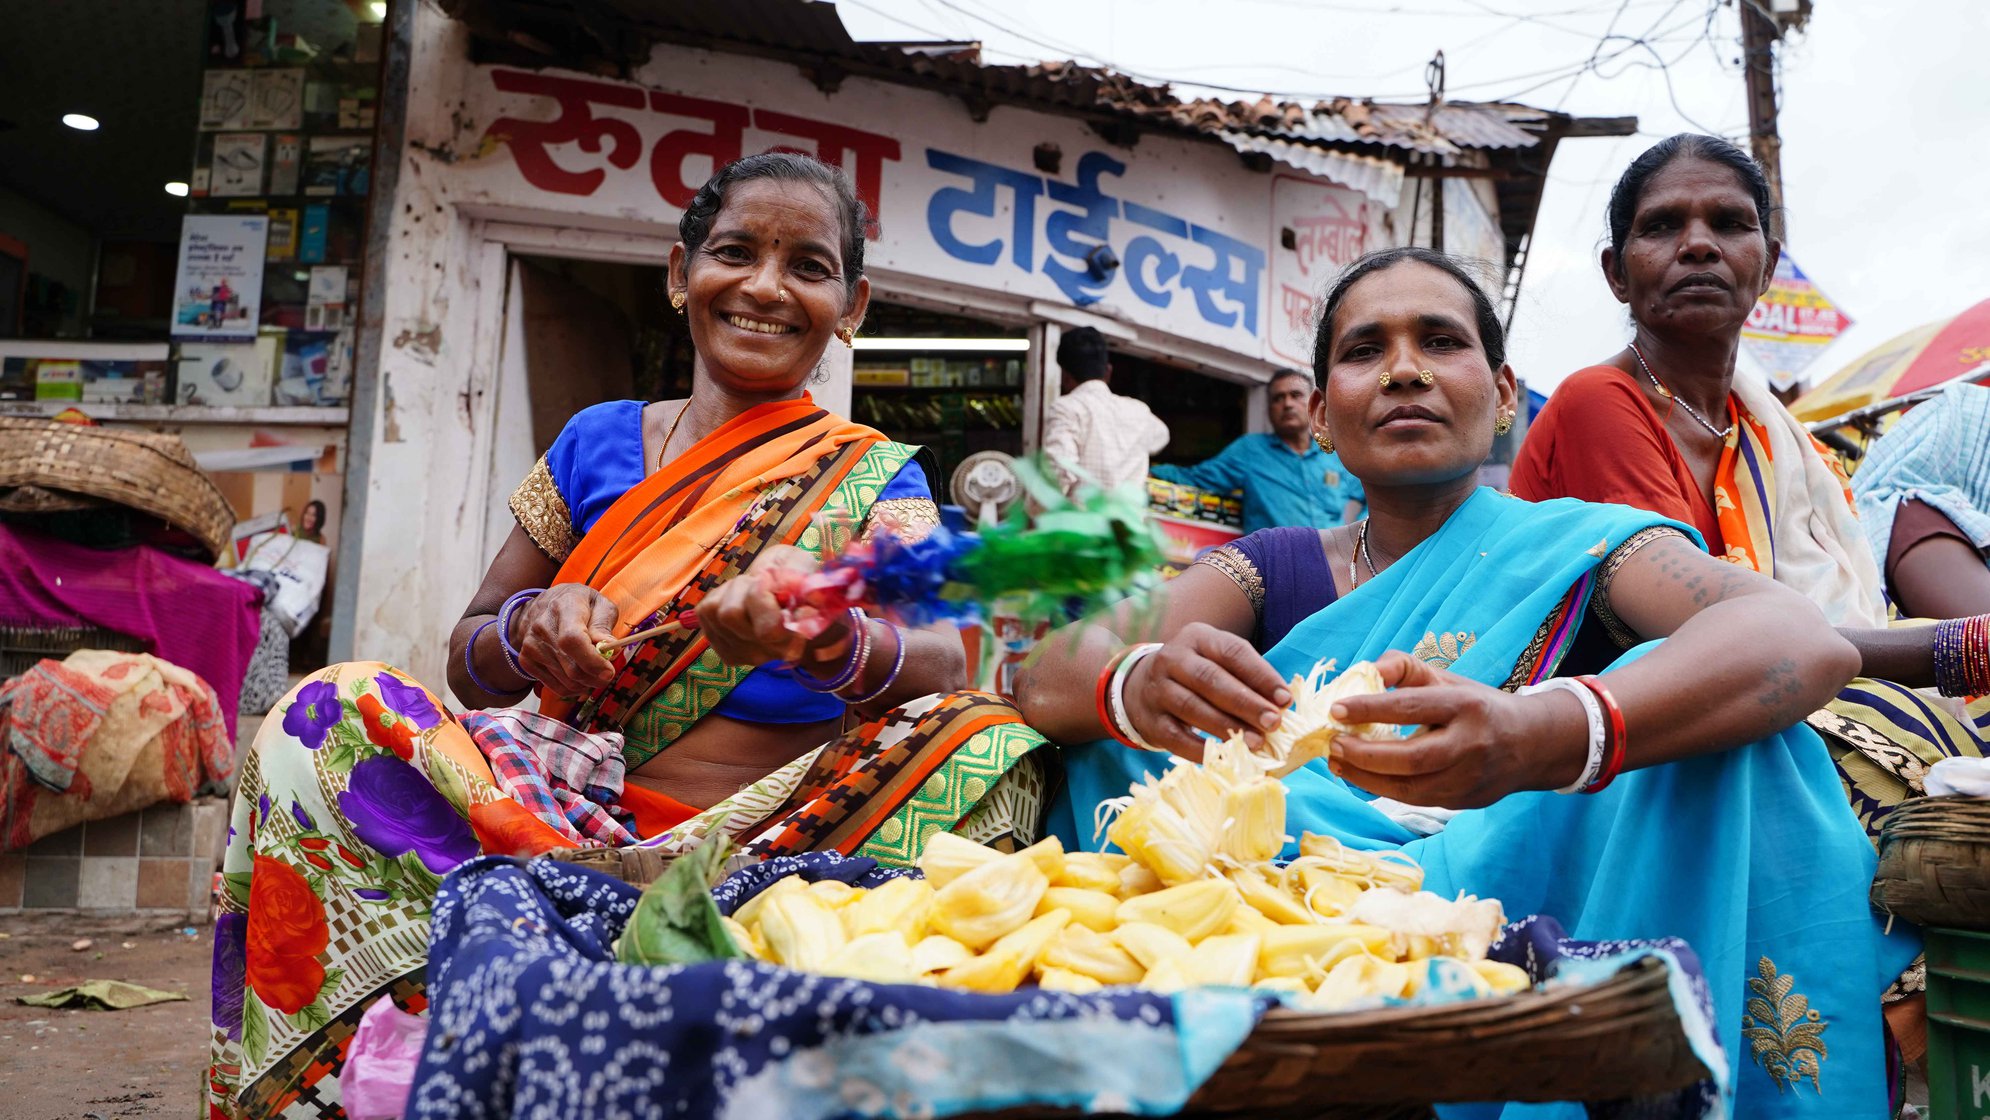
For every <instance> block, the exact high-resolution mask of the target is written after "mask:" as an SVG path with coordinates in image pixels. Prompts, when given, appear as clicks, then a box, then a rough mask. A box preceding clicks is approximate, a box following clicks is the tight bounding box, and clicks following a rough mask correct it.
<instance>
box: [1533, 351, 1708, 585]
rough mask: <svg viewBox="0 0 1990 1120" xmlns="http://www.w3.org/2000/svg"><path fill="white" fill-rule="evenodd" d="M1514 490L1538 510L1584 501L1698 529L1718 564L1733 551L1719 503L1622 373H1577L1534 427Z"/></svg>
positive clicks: (1593, 369) (1596, 369)
mask: <svg viewBox="0 0 1990 1120" xmlns="http://www.w3.org/2000/svg"><path fill="white" fill-rule="evenodd" d="M1509 485H1510V486H1511V487H1512V489H1513V492H1514V493H1515V494H1516V495H1518V496H1520V497H1522V498H1525V499H1527V500H1528V501H1530V502H1540V501H1546V500H1548V499H1549V498H1581V499H1582V500H1583V501H1586V502H1615V503H1617V504H1619V505H1626V506H1635V507H1637V508H1638V509H1646V510H1650V511H1652V512H1653V513H1658V514H1663V515H1665V516H1666V517H1670V518H1672V519H1673V520H1675V521H1683V522H1685V523H1686V524H1688V525H1691V526H1693V527H1694V528H1695V529H1698V530H1699V531H1700V533H1701V535H1703V536H1704V537H1706V538H1707V549H1708V551H1710V552H1712V553H1713V554H1714V555H1715V556H1719V555H1721V553H1722V552H1723V551H1724V550H1725V544H1724V542H1723V541H1722V538H1721V528H1720V522H1719V520H1718V519H1717V518H1716V516H1715V514H1714V507H1713V503H1712V502H1710V501H1708V499H1707V495H1706V494H1704V493H1702V492H1701V490H1700V483H1699V480H1697V479H1695V478H1694V477H1693V471H1692V469H1691V468H1689V467H1688V466H1687V465H1686V460H1685V458H1684V457H1682V456H1681V455H1680V454H1679V449H1678V448H1677V447H1675V446H1674V445H1673V443H1672V437H1671V436H1670V435H1667V434H1666V431H1665V424H1664V422H1663V421H1661V420H1660V419H1659V417H1658V413H1657V412H1655V411H1653V409H1652V407H1651V402H1650V401H1648V400H1646V399H1645V395H1644V390H1643V389H1640V388H1639V387H1638V384H1637V382H1635V381H1633V380H1631V375H1630V374H1628V373H1625V372H1624V371H1623V370H1620V369H1618V368H1616V367H1615V366H1590V367H1589V368H1587V369H1582V370H1577V371H1576V372H1575V373H1573V374H1571V375H1570V376H1569V378H1568V380H1566V381H1564V382H1562V383H1561V384H1560V385H1559V386H1557V387H1556V388H1555V392H1554V395H1552V396H1550V397H1549V398H1548V403H1547V405H1546V406H1545V407H1544V408H1542V409H1541V414H1540V415H1539V416H1537V417H1535V418H1534V421H1533V422H1532V423H1531V424H1529V425H1528V426H1527V442H1526V443H1525V444H1524V445H1522V446H1521V448H1520V454H1519V455H1518V456H1516V457H1515V458H1514V460H1513V475H1512V481H1511V482H1510V483H1509Z"/></svg>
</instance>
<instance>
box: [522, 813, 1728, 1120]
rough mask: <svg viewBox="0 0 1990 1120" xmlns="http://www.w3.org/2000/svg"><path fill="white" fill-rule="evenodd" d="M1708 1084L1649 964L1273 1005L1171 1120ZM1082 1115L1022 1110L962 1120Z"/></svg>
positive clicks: (574, 854) (610, 868)
mask: <svg viewBox="0 0 1990 1120" xmlns="http://www.w3.org/2000/svg"><path fill="white" fill-rule="evenodd" d="M552 855H553V858H555V859H560V860H564V861H566V862H569V863H575V864H579V865H580V866H583V867H587V868H590V869H592V870H595V871H600V872H603V873H605V874H609V875H614V876H616V877H617V878H620V879H622V880H623V881H625V882H628V883H630V884H632V885H634V886H647V885H648V884H650V883H652V882H654V881H655V880H656V879H657V878H658V877H659V876H661V875H662V874H663V872H664V870H665V869H667V868H668V867H669V866H670V861H671V859H672V857H671V856H669V855H666V854H664V853H662V852H657V851H653V850H649V851H646V850H644V849H641V848H620V849H602V848H589V849H566V850H563V851H557V852H554V853H552ZM1707 1076H1708V1073H1707V1070H1706V1068H1705V1067H1704V1066H1702V1065H1701V1064H1700V1060H1699V1058H1698V1057H1696V1056H1695V1055H1694V1053H1693V1048H1692V1044H1691V1043H1689V1042H1688V1041H1687V1039H1686V1032H1685V1028H1684V1027H1683V1026H1682V1024H1681V1023H1680V1022H1679V1015H1678V1012H1677V1010H1676V1009H1675V1008H1674V1007H1673V1005H1672V994H1671V990H1670V986H1669V982H1668V978H1667V975H1666V969H1665V966H1664V965H1663V964H1661V963H1660V962H1659V961H1657V960H1656V959H1646V960H1643V961H1639V962H1637V963H1636V964H1633V965H1631V966H1630V967H1628V968H1626V969H1624V970H1623V971H1621V972H1619V973H1617V974H1616V975H1615V976H1612V977H1610V978H1609V979H1606V980H1603V981H1600V982H1598V983H1595V984H1587V985H1582V986H1579V987H1569V988H1559V989H1555V990H1552V991H1532V992H1522V993H1520V994H1518V995H1513V996H1506V997H1502V998H1498V999H1483V1000H1472V1001H1470V1002H1466V1003H1453V1004H1442V1005H1438V1006H1434V1007H1392V1008H1384V1009H1381V1010H1376V1011H1350V1012H1335V1013H1319V1012H1304V1011H1294V1010H1289V1009H1285V1008H1277V1009H1274V1010H1273V1011H1271V1012H1270V1013H1269V1014H1267V1015H1266V1016H1265V1017H1264V1018H1263V1019H1262V1020H1260V1021H1259V1022H1258V1025H1257V1029H1256V1030H1254V1031H1252V1032H1251V1036H1250V1037H1249V1038H1248V1039H1246V1040H1245V1041H1244V1044H1243V1045H1242V1046H1240V1047H1239V1048H1238V1049H1237V1051H1236V1053H1234V1054H1232V1055H1230V1058H1229V1060H1228V1061H1226V1062H1225V1063H1224V1064H1223V1066H1222V1068H1220V1069H1218V1070H1217V1071H1216V1073H1215V1075H1214V1076H1212V1077H1211V1078H1210V1079H1209V1081H1208V1082H1207V1083H1205V1084H1204V1085H1203V1087H1202V1088H1201V1090H1199V1091H1198V1092H1197V1093H1196V1095H1195V1097H1194V1098H1193V1099H1191V1100H1190V1101H1189V1103H1188V1106H1187V1107H1186V1108H1185V1109H1184V1110H1183V1111H1181V1112H1180V1113H1178V1114H1177V1115H1178V1116H1181V1117H1184V1118H1201V1120H1218V1118H1229V1117H1241V1116H1250V1117H1253V1118H1264V1120H1302V1118H1303V1120H1411V1118H1418V1117H1424V1116H1428V1115H1430V1106H1431V1105H1433V1104H1441V1103H1448V1102H1454V1101H1607V1100H1617V1099H1620V1098H1623V1097H1633V1096H1644V1095H1648V1094H1655V1093H1664V1092H1670V1091H1673V1090H1677V1089H1683V1088H1685V1087H1687V1086H1689V1085H1692V1084H1693V1083H1694V1082H1696V1081H1700V1080H1703V1079H1705V1078H1706V1077H1707ZM1076 1115H1078V1112H1077V1111H1076V1110H1073V1109H1047V1108H1019V1109H1007V1110H1004V1111H1001V1112H996V1113H981V1114H976V1115H974V1116H972V1117H967V1118H964V1120H1040V1118H1041V1120H1048V1118H1050V1117H1063V1116H1076ZM1093 1115H1098V1114H1093Z"/></svg>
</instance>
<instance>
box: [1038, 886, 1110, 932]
mask: <svg viewBox="0 0 1990 1120" xmlns="http://www.w3.org/2000/svg"><path fill="white" fill-rule="evenodd" d="M1052 910H1069V911H1071V920H1072V921H1074V922H1076V923H1078V924H1079V925H1081V926H1086V927H1089V928H1091V929H1096V930H1110V929H1112V927H1114V926H1115V925H1118V924H1119V921H1118V919H1117V918H1116V917H1114V914H1115V913H1116V912H1117V911H1118V910H1119V899H1117V898H1115V897H1113V896H1112V895H1109V894H1107V893H1106V892H1104V891H1088V890H1082V889H1080V888H1078V887H1052V888H1050V889H1049V890H1047V891H1045V892H1043V901H1041V902H1039V903H1037V904H1036V912H1037V913H1039V914H1046V913H1049V912H1050V911H1052Z"/></svg>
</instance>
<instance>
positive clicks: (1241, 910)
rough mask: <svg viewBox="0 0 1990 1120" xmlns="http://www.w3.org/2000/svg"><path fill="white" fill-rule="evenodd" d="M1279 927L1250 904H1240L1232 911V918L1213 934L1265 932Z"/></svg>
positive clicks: (1216, 935) (1217, 935)
mask: <svg viewBox="0 0 1990 1120" xmlns="http://www.w3.org/2000/svg"><path fill="white" fill-rule="evenodd" d="M1277 928H1278V923H1277V922H1274V921H1272V920H1271V919H1270V918H1267V917H1265V916H1264V915H1263V914H1260V913H1258V912H1257V911H1256V910H1253V909H1251V908H1250V907H1248V906H1239V907H1237V908H1236V909H1235V910H1232V911H1231V912H1230V920H1229V921H1227V922H1225V923H1223V928H1222V929H1220V930H1217V931H1216V933H1214V934H1212V935H1211V936H1213V937H1220V936H1222V935H1223V934H1226V933H1263V932H1264V931H1266V930H1268V929H1277Z"/></svg>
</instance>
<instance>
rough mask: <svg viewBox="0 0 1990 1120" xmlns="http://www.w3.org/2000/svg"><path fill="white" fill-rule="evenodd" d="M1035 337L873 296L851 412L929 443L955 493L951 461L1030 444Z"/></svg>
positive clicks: (934, 481) (940, 485) (945, 494)
mask: <svg viewBox="0 0 1990 1120" xmlns="http://www.w3.org/2000/svg"><path fill="white" fill-rule="evenodd" d="M1029 347H1030V342H1029V338H1028V337H1027V336H1026V335H1025V334H1024V333H1023V332H1022V331H1021V330H1019V329H1014V328H1008V327H1004V326H1001V325H1000V324H997V323H993V322H989V321H987V320H982V319H975V318H970V317H967V316H962V315H950V314H943V313H940V312H937V311H926V310H921V309H919V308H915V307H909V306H906V305H904V304H894V303H889V302H884V301H879V300H873V301H872V303H871V309H870V313H869V315H868V316H867V317H866V319H865V322H864V332H863V335H862V336H861V337H859V338H858V339H857V350H856V354H855V356H854V358H855V364H854V368H853V370H852V373H851V380H852V387H851V397H850V417H851V419H853V420H856V421H858V422H860V423H864V424H869V425H870V426H872V427H874V428H876V429H877V430H879V431H881V432H883V433H884V434H885V435H887V436H890V437H891V438H892V439H894V440H897V441H899V442H900V443H912V444H919V445H921V446H923V447H926V448H929V449H930V450H931V451H932V452H933V457H934V458H935V459H936V460H937V463H938V470H939V477H937V478H931V479H928V480H927V481H928V482H929V483H931V485H932V487H933V492H934V494H935V495H936V496H937V497H938V498H939V500H940V501H941V502H943V503H945V502H949V501H952V498H951V497H950V492H949V491H950V480H951V479H952V477H953V474H954V470H955V468H957V467H958V466H960V464H961V462H962V461H963V460H965V459H966V458H967V457H968V456H970V455H973V454H974V453H976V452H978V451H999V452H1002V453H1003V454H1006V455H1011V456H1020V455H1022V453H1023V428H1024V414H1023V378H1024V375H1025V371H1026V370H1027V369H1028V368H1029V362H1028V358H1029Z"/></svg>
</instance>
